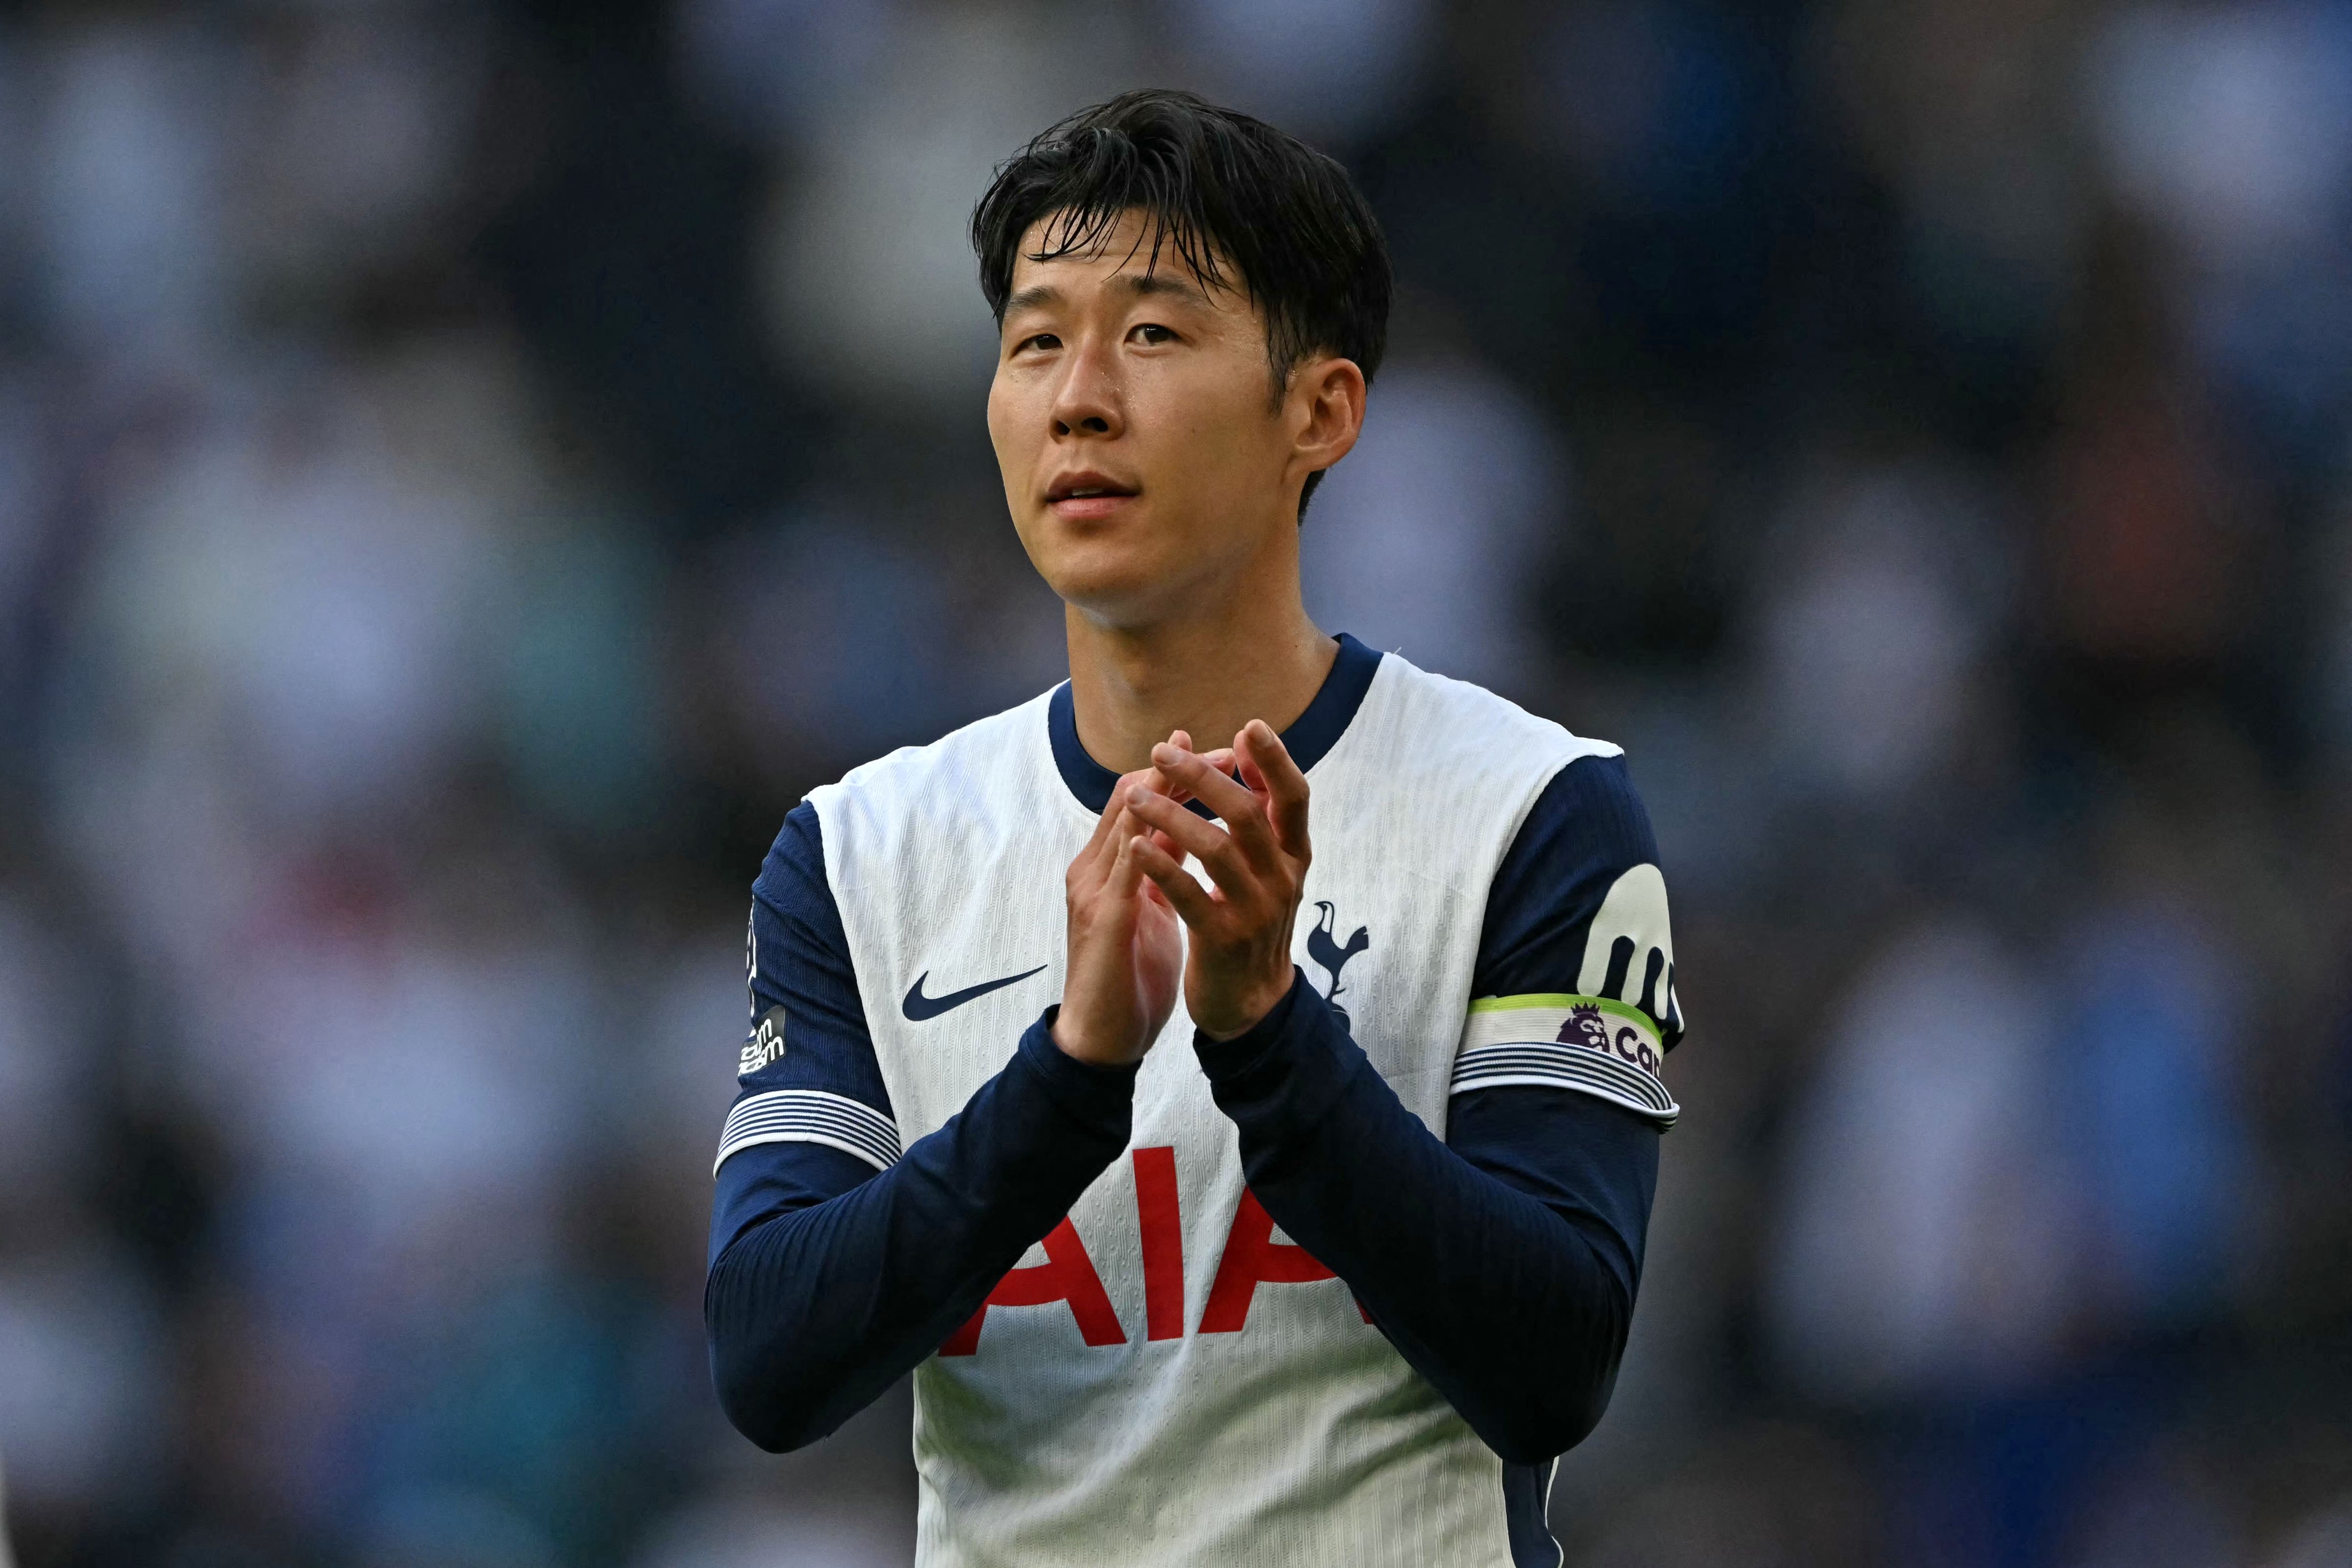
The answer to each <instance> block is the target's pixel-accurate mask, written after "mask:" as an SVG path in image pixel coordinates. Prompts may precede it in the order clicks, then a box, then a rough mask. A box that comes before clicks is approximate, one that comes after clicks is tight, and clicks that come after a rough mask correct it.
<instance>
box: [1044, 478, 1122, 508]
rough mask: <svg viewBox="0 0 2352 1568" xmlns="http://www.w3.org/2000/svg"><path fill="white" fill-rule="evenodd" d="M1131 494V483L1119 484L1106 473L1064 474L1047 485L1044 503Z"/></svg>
mask: <svg viewBox="0 0 2352 1568" xmlns="http://www.w3.org/2000/svg"><path fill="white" fill-rule="evenodd" d="M1133 494H1135V487H1134V486H1133V485H1127V484H1121V483H1119V482H1118V480H1117V479H1112V478H1110V477H1109V476H1108V475H1106V474H1066V475H1064V476H1063V477H1062V478H1060V479H1055V481H1054V482H1053V484H1052V485H1050V486H1049V487H1047V489H1046V490H1045V504H1046V505H1048V506H1055V505H1058V504H1060V503H1061V502H1063V501H1083V500H1118V499H1124V498H1125V497H1128V496H1131V495H1133Z"/></svg>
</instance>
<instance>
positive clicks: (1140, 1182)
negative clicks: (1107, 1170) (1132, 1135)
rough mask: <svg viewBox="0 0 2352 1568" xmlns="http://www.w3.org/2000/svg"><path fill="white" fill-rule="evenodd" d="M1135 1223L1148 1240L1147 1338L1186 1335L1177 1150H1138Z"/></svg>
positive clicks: (1145, 1241)
mask: <svg viewBox="0 0 2352 1568" xmlns="http://www.w3.org/2000/svg"><path fill="white" fill-rule="evenodd" d="M1135 1223H1136V1227H1137V1228H1138V1230H1139V1231H1140V1232H1141V1233H1142V1237H1143V1324H1144V1332H1143V1337H1144V1338H1145V1339H1147V1340H1181V1339H1182V1338H1183V1337H1184V1218H1183V1212H1182V1210H1181V1208H1180V1207H1179V1206H1178V1205H1177V1201H1176V1151H1175V1150H1174V1149H1172V1148H1164V1147H1163V1148H1155V1149H1138V1150H1137V1151H1136V1152H1135Z"/></svg>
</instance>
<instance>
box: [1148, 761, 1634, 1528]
mask: <svg viewBox="0 0 2352 1568" xmlns="http://www.w3.org/2000/svg"><path fill="white" fill-rule="evenodd" d="M1644 864H1646V865H1650V866H1652V867H1654V865H1655V848H1654V845H1653V844H1652V843H1651V841H1650V837H1649V827H1648V823H1647V819H1646V817H1644V816H1643V814H1642V812H1641V807H1640V803H1639V802H1638V800H1636V799H1634V798H1633V794H1632V788H1631V785H1630V784H1629V783H1628V782H1627V781H1626V778H1625V774H1624V769H1623V765H1622V762H1621V761H1619V760H1618V759H1613V758H1608V759H1603V758H1587V759H1582V760H1580V761H1579V762H1576V763H1570V765H1569V766H1568V767H1566V768H1563V769H1562V770H1561V771H1560V773H1559V774H1558V775H1556V776H1555V777H1554V779H1553V780H1552V781H1551V783H1550V784H1549V785H1548V786H1547V787H1546V789H1545V790H1544V791H1543V792H1542V794H1541V795H1540V796H1539V798H1538V801H1537V803H1536V805H1535V806H1534V807H1533V808H1531V810H1530V812H1529V814H1528V819H1527V821H1526V822H1525V823H1524V824H1523V825H1522V826H1521V828H1520V830H1519V833H1518V834H1517V837H1516V838H1515V839H1514V841H1513V845H1512V847H1511V850H1510V852H1509V853H1508V854H1507V856H1506V858H1505V859H1504V862H1503V864H1502V865H1501V866H1500V867H1499V868H1497V871H1496V877H1495V879H1494V882H1493V887H1492V891H1491V893H1490V896H1489V900H1488V906H1487V910H1486V924H1485V927H1484V930H1483V932H1482V938H1481V944H1480V954H1479V958H1478V963H1477V966H1476V971H1475V983H1474V994H1475V995H1477V996H1482V997H1483V996H1495V997H1502V998H1509V999H1512V1000H1514V1001H1518V1000H1526V999H1531V998H1534V997H1538V996H1541V997H1545V998H1548V999H1553V1000H1558V1001H1562V1002H1565V1001H1567V1000H1568V999H1570V997H1573V996H1576V995H1579V994H1581V993H1580V990H1579V983H1580V979H1581V978H1582V977H1583V975H1584V972H1585V969H1586V966H1587V963H1588V959H1590V960H1591V963H1593V965H1594V966H1595V973H1597V974H1599V975H1600V976H1601V977H1604V978H1605V976H1606V973H1607V972H1608V970H1609V969H1610V968H1611V967H1612V954H1613V952H1614V950H1615V947H1616V942H1617V937H1618V935H1619V934H1621V933H1620V931H1619V930H1618V928H1619V927H1620V926H1622V925H1625V924H1626V922H1625V921H1622V920H1620V919H1618V918H1616V916H1617V913H1618V912H1619V911H1618V910H1616V909H1615V908H1614V907H1612V893H1613V892H1614V890H1615V889H1617V888H1618V887H1619V886H1620V884H1621V882H1622V880H1623V879H1624V878H1625V876H1626V874H1627V873H1628V872H1630V871H1633V869H1634V868H1636V867H1638V866H1641V865H1644ZM1637 880H1638V879H1637ZM1620 901H1621V902H1622V901H1623V900H1620ZM1604 907H1608V908H1609V910H1610V918H1609V919H1607V920H1605V921H1604V920H1602V919H1601V915H1602V911H1603V910H1604ZM1596 927H1598V929H1599V931H1600V936H1599V940H1601V941H1602V942H1606V943H1607V944H1608V945H1607V947H1606V948H1605V949H1603V950H1601V952H1599V953H1598V954H1597V955H1595V954H1594V952H1593V951H1592V944H1593V942H1594V941H1595V935H1594V932H1595V930H1596ZM1632 929H1633V930H1634V931H1636V942H1637V945H1638V944H1639V941H1640V940H1641V938H1642V936H1643V935H1645V934H1646V933H1647V931H1648V927H1647V925H1646V924H1644V922H1643V921H1638V920H1637V921H1633V926H1632ZM1659 930H1660V940H1661V942H1663V941H1664V938H1663V927H1662V926H1661V927H1660V928H1659ZM1641 959H1642V955H1641V954H1638V953H1637V954H1636V964H1638V966H1639V967H1640V968H1642V969H1646V968H1647V967H1648V966H1647V964H1646V963H1642V962H1641ZM1621 967H1624V968H1625V969H1627V971H1628V973H1631V972H1632V971H1633V969H1634V967H1635V965H1633V964H1629V965H1625V966H1621ZM1661 968H1662V970H1663V968H1664V965H1662V966H1661ZM1620 980H1621V984H1622V983H1623V980H1624V977H1623V976H1622V975H1621V976H1620ZM1661 980H1662V984H1660V985H1658V986H1657V987H1655V988H1654V990H1653V994H1652V1000H1653V1004H1654V1005H1656V1006H1658V1007H1659V1009H1660V1010H1661V1011H1664V1012H1669V1013H1675V1014H1676V1016H1678V1010H1677V1009H1675V1007H1674V1006H1673V1005H1671V1003H1669V1002H1661V1001H1658V1000H1657V998H1659V997H1661V996H1664V997H1671V995H1672V982H1671V980H1670V979H1666V978H1664V976H1663V974H1662V976H1661ZM1564 1010H1565V1009H1563V1011H1564ZM1563 1033H1566V1031H1565V1030H1563ZM1194 1048H1195V1050H1196V1051H1197V1052H1198V1054H1199V1056H1200V1058H1201V1061H1202V1067H1203V1068H1204V1070H1206V1072H1207V1073H1208V1076H1209V1079H1210V1083H1211V1087H1212V1089H1213V1092H1214V1094H1215V1096H1216V1100H1217V1103H1218V1105H1219V1106H1220V1108H1222V1109H1223V1110H1224V1112H1225V1113H1226V1115H1227V1116H1229V1117H1230V1118H1231V1119H1232V1120H1233V1121H1234V1124H1235V1125H1236V1127H1237V1128H1238V1129H1239V1131H1240V1142H1241V1152H1242V1163H1243V1168H1244V1173H1245V1174H1246V1176H1247V1178H1248V1181H1249V1184H1250V1187H1251V1190H1252V1191H1253V1192H1255V1194H1257V1196H1258V1199H1259V1201H1260V1202H1261V1203H1263V1204H1264V1205H1265V1208H1266V1210H1267V1212H1268V1213H1269V1214H1271V1215H1273V1216H1274V1218H1275V1220H1276V1222H1277V1223H1278V1224H1279V1225H1280V1226H1282V1228H1283V1229H1284V1231H1285V1232H1286V1233H1287V1234H1288V1235H1289V1237H1290V1238H1291V1239H1292V1240H1294V1241H1296V1242H1297V1243H1299V1244H1300V1245H1301V1246H1303V1247H1307V1250H1308V1251H1309V1252H1311V1253H1312V1254H1314V1256H1315V1257H1316V1258H1319V1259H1320V1260H1321V1261H1322V1262H1323V1263H1324V1264H1325V1266H1326V1267H1328V1268H1331V1269H1332V1270H1333V1271H1334V1272H1335V1273H1337V1274H1339V1276H1340V1277H1341V1278H1342V1279H1346V1280H1347V1281H1348V1283H1349V1287H1350V1288H1351V1289H1353V1290H1354V1291H1355V1293H1356V1297H1357V1300H1359V1301H1360V1302H1361V1303H1362V1305H1363V1307H1364V1309H1365V1310H1366V1311H1367V1312H1368V1313H1369V1314H1370V1316H1371V1318H1372V1319H1373V1321H1375V1322H1376V1323H1377V1324H1378V1325H1379V1326H1380V1329H1381V1331H1382V1332H1383V1333H1384V1334H1386V1335H1387V1336H1388V1338H1389V1340H1390V1341H1391V1343H1393V1344H1394V1345H1395V1346H1396V1347H1397V1349H1398V1351H1399V1352H1401V1353H1402V1354H1403V1355H1404V1357H1405V1359H1406V1360H1408V1361H1409V1362H1411V1363H1412V1364H1413V1366H1414V1367H1415V1368H1416V1369H1417V1370H1418V1371H1420V1372H1421V1373H1422V1374H1423V1376H1425V1377H1427V1378H1428V1379H1429V1380H1430V1382H1431V1383H1432V1384H1433V1385H1434V1386H1435V1387H1436V1388H1437V1389H1438V1390H1439V1391H1440V1392H1441V1393H1443V1394H1444V1395H1445V1396H1446V1398H1447V1399H1448V1400H1449V1401H1450V1402H1451V1403H1452V1404H1453V1405H1454V1408H1455V1409H1456V1410H1458V1411H1459V1412H1461V1414H1462V1415H1463V1418H1464V1419H1465V1420H1466V1421H1468V1422H1469V1423H1470V1426H1471V1427H1472V1429H1473V1430H1475V1431H1476V1432H1477V1433H1478V1435H1479V1436H1481V1437H1482V1438H1483V1439H1485V1440H1486V1443H1487V1445H1488V1446H1489V1447H1492V1448H1494V1450H1495V1451H1496V1454H1498V1455H1499V1456H1501V1457H1502V1458H1504V1459H1505V1460H1506V1461H1507V1463H1509V1464H1511V1465H1514V1466H1520V1465H1534V1464H1540V1463H1542V1462H1545V1461H1548V1460H1549V1459H1550V1458H1553V1457H1554V1456H1556V1455H1559V1454H1560V1453H1563V1452H1565V1451H1566V1450H1568V1449H1569V1448H1570V1447H1574V1446H1575V1445H1576V1444H1577V1443H1578V1442H1580V1441H1581V1440H1582V1438H1583V1437H1584V1436H1585V1435H1586V1434H1587V1433H1588V1432H1590V1431H1591V1429H1592V1427H1593V1426H1594V1425H1595V1424H1596V1423H1597V1422H1598V1421H1599V1420H1600V1417H1601V1413H1602V1411H1603V1410H1605V1409H1606V1408H1607V1405H1608V1400H1609V1395H1610V1393H1611V1391H1612V1389H1613V1387H1614V1386H1615V1382H1616V1372H1617V1365H1618V1363H1619V1361H1620V1359H1621V1358H1622V1354H1623V1352H1624V1346H1625V1336H1626V1333H1627V1331H1628V1329H1629V1328H1630V1326H1631V1323H1632V1319H1633V1300H1634V1295H1635V1292H1636V1290H1637V1289H1638V1286H1639V1283H1640V1274H1641V1264H1642V1252H1643V1237H1644V1236H1645V1234H1646V1231H1647V1228H1648V1225H1649V1214H1650V1205H1651V1202H1652V1199H1653V1197H1654V1194H1655V1191H1656V1184H1657V1162H1658V1130H1657V1124H1658V1121H1659V1118H1658V1117H1656V1116H1655V1115H1654V1114H1644V1113H1643V1112H1641V1111H1637V1110H1633V1109H1631V1108H1629V1106H1628V1104H1626V1103H1624V1102H1622V1101H1621V1100H1616V1099H1611V1098H1604V1097H1602V1096H1601V1095H1600V1094H1597V1093H1594V1092H1589V1091H1587V1089H1585V1088H1584V1086H1583V1084H1582V1083H1581V1081H1576V1082H1573V1083H1572V1084H1566V1083H1555V1082H1554V1081H1553V1080H1552V1079H1549V1078H1547V1077H1545V1076H1544V1075H1545V1074H1546V1073H1547V1072H1549V1071H1550V1070H1551V1069H1550V1068H1549V1066H1548V1065H1547V1063H1546V1062H1545V1061H1542V1060H1538V1061H1537V1062H1536V1064H1535V1066H1534V1068H1532V1069H1530V1071H1529V1073H1528V1074H1527V1075H1525V1076H1528V1077H1529V1078H1530V1079H1532V1081H1526V1082H1513V1083H1508V1084H1505V1085H1501V1086H1497V1087H1488V1088H1475V1087H1474V1088H1470V1089H1465V1091H1463V1092H1460V1093H1457V1094H1456V1095H1455V1096H1454V1099H1453V1102H1452V1106H1451V1110H1450V1115H1449V1118H1448V1128H1447V1134H1446V1138H1445V1140H1444V1142H1440V1141H1439V1140H1438V1139H1437V1138H1436V1137H1435V1136H1433V1134H1432V1133H1431V1132H1430V1131H1429V1130H1428V1129H1427V1128H1426V1127H1425V1126H1423V1123H1422V1122H1421V1121H1420V1119H1419V1118H1417V1117H1415V1116H1414V1115H1413V1114H1412V1112H1410V1111H1408V1110H1406V1109H1405V1108H1404V1106H1403V1104H1402V1102H1401V1101H1400V1100H1398V1099H1397V1097H1396V1094H1395V1092H1394V1091H1393V1090H1392V1089H1390V1087H1389V1086H1388V1084H1387V1082H1386V1081H1385V1080H1384V1079H1381V1076H1380V1074H1379V1072H1378V1071H1377V1070H1376V1069H1375V1068H1373V1067H1372V1065H1371V1063H1370V1060H1369V1059H1368V1058H1366V1057H1365V1055H1364V1053H1363V1052H1362V1050H1361V1049H1360V1048H1359V1047H1357V1045H1356V1043H1355V1042H1354V1041H1353V1040H1352V1039H1350V1038H1349V1036H1348V1034H1347V1031H1346V1029H1345V1027H1344V1026H1342V1025H1341V1023H1340V1021H1339V1016H1337V1015H1336V1014H1335V1013H1334V1012H1333V1011H1332V1009H1331V1008H1330V1007H1329V1006H1328V1005H1325V1004H1324V1003H1323V1002H1322V1001H1321V999H1320V998H1319V997H1318V996H1317V995H1316V994H1315V993H1314V991H1313V990H1312V988H1311V987H1309V986H1308V985H1307V982H1306V979H1305V977H1304V975H1300V976H1299V977H1297V979H1296V980H1295V982H1294V984H1293V985H1292V988H1291V992H1290V994H1289V995H1288V996H1287V997H1286V998H1285V1000H1284V1001H1283V1002H1282V1003H1281V1004H1280V1005H1277V1006H1276V1008H1275V1010H1274V1012H1272V1013H1271V1014H1269V1015H1268V1016H1266V1017H1265V1019H1263V1020H1261V1021H1260V1023H1259V1024H1258V1025H1257V1026H1256V1027H1255V1028H1254V1029H1252V1030H1251V1031H1250V1032H1249V1033H1248V1034H1246V1035H1244V1036H1242V1037H1239V1038H1237V1039H1234V1040H1229V1041H1224V1042H1222V1043H1221V1042H1216V1041H1212V1040H1209V1039H1208V1038H1206V1037H1197V1036H1196V1037H1195V1041H1194ZM1576 1048H1578V1049H1582V1048H1584V1047H1582V1046H1578V1047H1576ZM1502 1076H1509V1075H1507V1074H1505V1075H1502ZM1460 1081H1461V1080H1460V1079H1459V1076H1458V1075H1457V1083H1458V1082H1460ZM1375 1190H1377V1191H1379V1192H1380V1193H1381V1194H1382V1201H1381V1203H1379V1204H1368V1203H1365V1202H1364V1201H1363V1200H1362V1196H1361V1194H1364V1193H1365V1192H1367V1191H1375ZM1528 1499H1529V1500H1531V1502H1532V1507H1533V1511H1534V1518H1533V1520H1532V1521H1529V1528H1540V1510H1541V1503H1540V1494H1539V1492H1537V1491H1535V1490H1533V1489H1529V1490H1528ZM1521 1522H1522V1521H1517V1520H1516V1519H1515V1520H1514V1529H1515V1531H1516V1530H1517V1529H1518V1528H1519V1527H1520V1524H1521Z"/></svg>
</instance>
